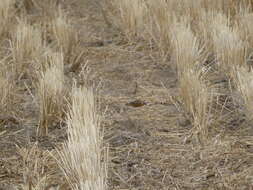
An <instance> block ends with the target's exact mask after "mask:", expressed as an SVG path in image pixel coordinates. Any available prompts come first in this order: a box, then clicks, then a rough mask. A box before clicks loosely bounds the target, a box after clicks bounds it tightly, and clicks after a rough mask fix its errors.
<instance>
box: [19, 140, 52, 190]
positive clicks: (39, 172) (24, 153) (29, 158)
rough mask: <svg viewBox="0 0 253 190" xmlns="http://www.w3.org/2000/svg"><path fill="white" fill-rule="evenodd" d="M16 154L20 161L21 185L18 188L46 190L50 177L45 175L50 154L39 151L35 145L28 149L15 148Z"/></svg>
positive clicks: (23, 189)
mask: <svg viewBox="0 0 253 190" xmlns="http://www.w3.org/2000/svg"><path fill="white" fill-rule="evenodd" d="M17 153H18V155H19V156H20V157H21V159H22V174H23V183H22V184H21V185H20V188H21V189H22V190H45V189H47V187H48V185H49V184H50V177H51V176H50V175H49V174H48V173H47V170H48V168H49V167H50V166H49V163H50V162H49V161H50V152H48V151H42V150H40V149H39V147H38V144H37V143H35V144H33V145H32V146H31V147H29V148H24V147H17ZM50 164H51V163H50Z"/></svg>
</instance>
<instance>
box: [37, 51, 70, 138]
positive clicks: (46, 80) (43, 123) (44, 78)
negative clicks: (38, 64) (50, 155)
mask: <svg viewBox="0 0 253 190" xmlns="http://www.w3.org/2000/svg"><path fill="white" fill-rule="evenodd" d="M50 59H51V60H50V63H51V65H49V66H48V67H47V69H46V70H45V71H44V72H41V74H40V76H39V77H40V78H39V84H38V87H37V88H38V89H37V91H38V92H37V93H38V98H39V110H40V112H39V126H38V134H39V135H47V134H48V128H49V127H50V126H53V125H55V124H56V123H58V122H60V121H61V120H62V119H63V115H64V106H65V104H64V102H65V98H66V91H65V86H64V80H65V79H64V68H63V55H62V54H61V53H58V54H53V55H51V58H50ZM55 122H56V123H55Z"/></svg>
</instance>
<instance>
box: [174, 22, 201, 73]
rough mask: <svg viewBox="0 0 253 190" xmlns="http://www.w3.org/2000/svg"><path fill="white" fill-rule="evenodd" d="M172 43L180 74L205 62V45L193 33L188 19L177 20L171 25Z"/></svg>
mask: <svg viewBox="0 0 253 190" xmlns="http://www.w3.org/2000/svg"><path fill="white" fill-rule="evenodd" d="M170 39H171V44H172V48H173V56H172V57H173V58H174V60H175V62H176V64H177V69H178V74H179V77H180V74H181V73H184V72H185V71H186V70H189V69H193V68H196V67H198V66H200V65H201V64H203V63H204V61H205V54H204V47H203V46H201V44H200V43H199V40H198V39H197V37H196V36H195V35H194V34H193V32H192V30H191V28H190V26H189V25H188V24H187V23H186V21H182V22H180V23H178V22H176V23H174V24H173V25H172V27H171V38H170Z"/></svg>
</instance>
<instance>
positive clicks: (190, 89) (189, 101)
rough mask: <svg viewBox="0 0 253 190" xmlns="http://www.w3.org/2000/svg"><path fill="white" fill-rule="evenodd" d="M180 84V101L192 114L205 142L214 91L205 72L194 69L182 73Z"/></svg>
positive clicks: (193, 120) (207, 134) (209, 123)
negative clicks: (207, 81) (208, 83)
mask: <svg viewBox="0 0 253 190" xmlns="http://www.w3.org/2000/svg"><path fill="white" fill-rule="evenodd" d="M179 86H180V89H179V95H180V101H181V102H182V104H183V107H184V109H185V111H186V112H187V113H188V114H189V115H190V119H191V122H192V124H193V126H194V127H195V131H194V133H195V134H196V135H197V137H198V140H199V142H200V143H202V144H204V143H205V140H206V139H207V138H208V137H209V133H208V130H209V127H210V126H211V121H212V118H211V105H212V101H213V97H214V91H213V89H212V88H210V87H208V86H207V85H206V81H205V73H203V72H201V71H194V70H192V69H190V70H185V71H184V72H183V73H182V74H181V77H180V79H179Z"/></svg>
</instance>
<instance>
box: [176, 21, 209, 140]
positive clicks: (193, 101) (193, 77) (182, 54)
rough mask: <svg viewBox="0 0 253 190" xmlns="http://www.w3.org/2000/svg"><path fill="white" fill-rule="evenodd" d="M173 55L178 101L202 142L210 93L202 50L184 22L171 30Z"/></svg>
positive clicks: (207, 117) (206, 122) (206, 124)
mask: <svg viewBox="0 0 253 190" xmlns="http://www.w3.org/2000/svg"><path fill="white" fill-rule="evenodd" d="M171 31H172V32H171V34H172V41H171V43H172V46H173V49H174V51H173V55H172V56H173V57H175V62H176V64H177V70H178V78H179V95H180V98H179V99H180V102H181V103H182V105H183V107H184V110H185V111H186V113H187V114H189V116H190V119H191V122H192V124H193V126H194V128H195V132H194V133H195V134H196V135H197V137H198V140H199V141H200V143H205V139H206V138H208V135H209V134H208V128H209V127H210V121H211V117H210V110H211V108H210V107H211V103H212V97H213V92H212V88H211V87H209V86H207V82H206V79H205V77H206V73H207V72H208V68H206V67H204V66H203V63H204V62H205V59H206V58H205V56H204V50H203V47H202V46H201V45H200V43H199V40H198V39H197V38H196V37H195V36H194V34H193V32H192V31H191V29H190V27H189V26H188V25H186V24H185V23H184V22H181V23H175V24H174V25H173V27H172V29H171Z"/></svg>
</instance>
